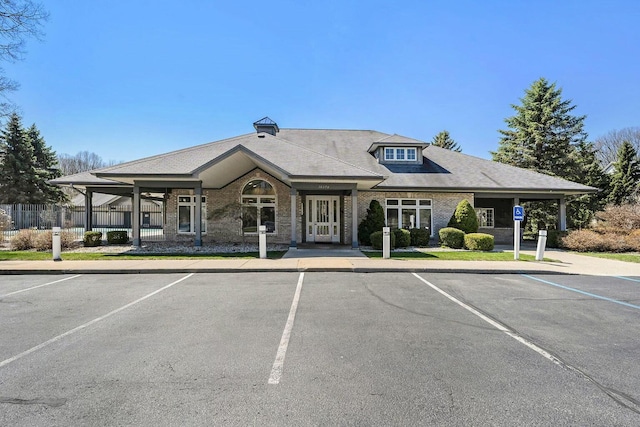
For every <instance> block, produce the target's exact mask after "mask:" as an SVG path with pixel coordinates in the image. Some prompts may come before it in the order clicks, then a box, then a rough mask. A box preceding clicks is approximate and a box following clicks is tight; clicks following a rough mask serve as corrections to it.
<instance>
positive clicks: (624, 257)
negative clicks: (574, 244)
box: [578, 252, 640, 263]
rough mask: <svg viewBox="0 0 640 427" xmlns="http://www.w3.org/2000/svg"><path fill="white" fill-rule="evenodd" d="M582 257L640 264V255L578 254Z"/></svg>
mask: <svg viewBox="0 0 640 427" xmlns="http://www.w3.org/2000/svg"><path fill="white" fill-rule="evenodd" d="M578 253H579V254H580V255H588V256H593V257H597V258H606V259H616V260H618V261H625V262H638V263H640V255H638V254H615V253H610V252H578Z"/></svg>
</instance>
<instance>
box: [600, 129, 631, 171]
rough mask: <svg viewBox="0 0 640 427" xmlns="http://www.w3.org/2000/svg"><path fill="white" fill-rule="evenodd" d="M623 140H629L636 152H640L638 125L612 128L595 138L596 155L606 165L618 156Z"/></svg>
mask: <svg viewBox="0 0 640 427" xmlns="http://www.w3.org/2000/svg"><path fill="white" fill-rule="evenodd" d="M624 141H629V142H630V143H631V145H633V148H634V149H635V150H636V152H639V153H640V127H628V128H624V129H620V130H612V131H609V132H608V133H606V134H605V135H602V136H600V137H598V138H596V141H595V143H594V147H595V149H596V156H597V157H598V160H600V162H601V163H602V166H607V165H608V164H609V163H611V162H615V161H616V160H617V158H618V150H619V149H620V146H621V145H622V143H623V142H624Z"/></svg>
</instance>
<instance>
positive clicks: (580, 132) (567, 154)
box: [491, 78, 587, 231]
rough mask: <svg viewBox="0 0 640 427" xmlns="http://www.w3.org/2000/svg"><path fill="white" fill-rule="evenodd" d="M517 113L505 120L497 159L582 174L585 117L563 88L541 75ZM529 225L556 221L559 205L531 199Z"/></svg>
mask: <svg viewBox="0 0 640 427" xmlns="http://www.w3.org/2000/svg"><path fill="white" fill-rule="evenodd" d="M520 101H521V102H522V103H521V104H520V105H512V107H513V109H514V110H515V111H516V114H515V115H514V116H512V117H508V118H506V119H505V122H506V123H507V126H508V129H506V130H500V131H499V132H500V133H501V134H502V137H501V139H500V143H499V146H498V150H497V151H495V152H492V153H491V154H492V156H493V160H495V161H497V162H501V163H507V164H510V165H513V166H517V167H521V168H524V169H531V170H534V171H537V172H541V173H545V174H548V175H553V176H557V177H560V178H565V179H572V178H573V179H575V177H576V176H580V174H579V173H578V169H579V165H578V164H577V161H576V157H577V156H576V154H575V152H576V147H577V146H578V145H580V144H584V143H585V142H586V139H587V134H586V133H585V132H584V119H585V116H574V115H572V114H571V112H572V111H573V110H574V109H575V108H576V106H575V105H572V103H571V100H563V99H562V89H559V88H556V85H555V83H553V84H551V83H549V82H548V81H547V80H546V79H544V78H540V79H538V80H536V81H535V82H533V84H532V85H531V86H530V87H529V88H528V89H527V90H526V91H525V96H524V97H523V98H521V99H520ZM525 211H526V212H527V217H528V221H527V227H528V228H530V229H532V230H534V231H535V230H536V229H537V228H538V227H541V226H545V225H551V224H555V218H556V216H555V215H556V212H557V206H555V205H554V204H553V202H546V201H544V202H530V203H527V204H526V206H525Z"/></svg>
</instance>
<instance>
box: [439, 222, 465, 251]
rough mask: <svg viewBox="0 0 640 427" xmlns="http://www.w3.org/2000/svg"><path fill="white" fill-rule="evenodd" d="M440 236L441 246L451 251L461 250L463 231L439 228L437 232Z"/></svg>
mask: <svg viewBox="0 0 640 427" xmlns="http://www.w3.org/2000/svg"><path fill="white" fill-rule="evenodd" d="M438 234H439V235H440V242H441V243H442V245H443V246H447V247H449V248H452V249H462V247H463V246H464V231H462V230H458V229H457V228H453V227H445V228H441V229H440V231H439V232H438Z"/></svg>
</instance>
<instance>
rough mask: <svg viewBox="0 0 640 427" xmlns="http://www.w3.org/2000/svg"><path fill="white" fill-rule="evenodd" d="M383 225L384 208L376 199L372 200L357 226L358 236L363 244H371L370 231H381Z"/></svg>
mask: <svg viewBox="0 0 640 427" xmlns="http://www.w3.org/2000/svg"><path fill="white" fill-rule="evenodd" d="M382 227H384V209H382V206H381V205H380V203H379V202H378V201H377V200H372V201H371V203H369V209H367V215H366V216H365V217H364V219H363V220H362V222H361V223H360V225H359V226H358V238H359V239H360V243H361V244H363V245H364V246H369V245H371V233H373V232H375V231H379V232H380V233H382Z"/></svg>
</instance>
